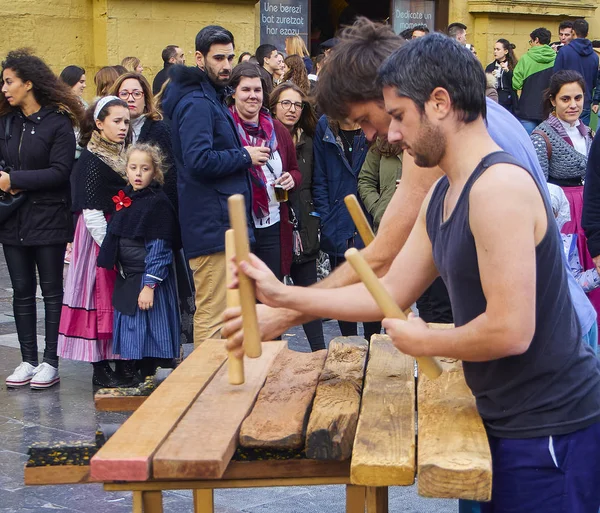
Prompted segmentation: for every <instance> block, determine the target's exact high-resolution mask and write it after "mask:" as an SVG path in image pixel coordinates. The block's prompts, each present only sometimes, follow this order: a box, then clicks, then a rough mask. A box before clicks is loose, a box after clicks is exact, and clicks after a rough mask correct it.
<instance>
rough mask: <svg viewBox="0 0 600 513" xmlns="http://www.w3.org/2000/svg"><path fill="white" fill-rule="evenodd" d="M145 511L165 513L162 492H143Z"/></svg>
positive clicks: (145, 512)
mask: <svg viewBox="0 0 600 513" xmlns="http://www.w3.org/2000/svg"><path fill="white" fill-rule="evenodd" d="M142 505H143V508H144V513H163V504H162V492H161V491H156V492H142Z"/></svg>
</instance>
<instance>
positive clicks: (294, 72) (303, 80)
mask: <svg viewBox="0 0 600 513" xmlns="http://www.w3.org/2000/svg"><path fill="white" fill-rule="evenodd" d="M285 64H286V66H287V67H288V68H290V69H289V70H288V72H287V73H286V74H285V75H284V77H283V80H284V81H285V82H287V81H288V80H290V81H291V82H293V83H294V84H296V85H297V86H298V87H299V88H300V89H302V90H303V91H304V94H310V82H309V81H308V74H307V73H306V66H305V64H304V60H302V57H300V56H299V55H290V56H289V57H287V58H286V59H285Z"/></svg>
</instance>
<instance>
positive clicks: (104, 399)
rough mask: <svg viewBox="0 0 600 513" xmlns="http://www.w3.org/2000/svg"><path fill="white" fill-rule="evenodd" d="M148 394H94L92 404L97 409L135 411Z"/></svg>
mask: <svg viewBox="0 0 600 513" xmlns="http://www.w3.org/2000/svg"><path fill="white" fill-rule="evenodd" d="M148 397H150V396H140V395H138V396H123V395H111V394H102V395H98V394H96V395H95V396H94V404H95V406H96V410H98V411H135V410H137V409H138V408H139V407H140V406H141V405H142V404H144V401H145V400H146V399H148Z"/></svg>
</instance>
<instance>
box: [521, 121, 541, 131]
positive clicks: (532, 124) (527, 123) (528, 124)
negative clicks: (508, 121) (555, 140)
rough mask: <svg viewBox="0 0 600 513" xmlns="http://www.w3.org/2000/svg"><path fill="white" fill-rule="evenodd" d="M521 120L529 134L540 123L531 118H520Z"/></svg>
mask: <svg viewBox="0 0 600 513" xmlns="http://www.w3.org/2000/svg"><path fill="white" fill-rule="evenodd" d="M519 122H520V123H521V124H522V125H523V128H525V130H527V134H528V135H531V132H533V131H534V130H535V127H537V126H538V125H539V123H538V122H537V121H532V120H530V119H519Z"/></svg>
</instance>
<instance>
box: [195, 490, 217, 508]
mask: <svg viewBox="0 0 600 513" xmlns="http://www.w3.org/2000/svg"><path fill="white" fill-rule="evenodd" d="M193 493H194V513H214V511H215V501H214V491H213V490H211V489H208V490H194V491H193Z"/></svg>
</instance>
